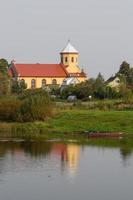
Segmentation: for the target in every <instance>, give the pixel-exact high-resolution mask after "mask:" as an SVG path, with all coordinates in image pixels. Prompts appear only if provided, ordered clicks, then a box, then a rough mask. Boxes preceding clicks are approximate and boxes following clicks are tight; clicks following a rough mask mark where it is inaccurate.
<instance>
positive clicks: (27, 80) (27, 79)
mask: <svg viewBox="0 0 133 200" xmlns="http://www.w3.org/2000/svg"><path fill="white" fill-rule="evenodd" d="M22 79H24V80H25V83H26V85H27V89H29V88H31V80H32V79H34V80H35V81H36V88H41V87H42V80H43V79H45V80H46V85H52V80H53V79H56V81H57V85H59V86H61V84H62V82H63V80H64V79H66V77H62V78H58V77H55V78H54V77H53V78H49V77H44V78H43V77H40V78H38V77H19V79H18V80H22ZM77 79H78V80H79V82H82V81H85V80H86V78H85V77H77Z"/></svg>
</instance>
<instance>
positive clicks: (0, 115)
mask: <svg viewBox="0 0 133 200" xmlns="http://www.w3.org/2000/svg"><path fill="white" fill-rule="evenodd" d="M20 107H21V102H20V100H18V99H17V98H16V97H14V96H10V97H3V98H0V120H5V121H16V120H17V119H18V115H19V114H20Z"/></svg>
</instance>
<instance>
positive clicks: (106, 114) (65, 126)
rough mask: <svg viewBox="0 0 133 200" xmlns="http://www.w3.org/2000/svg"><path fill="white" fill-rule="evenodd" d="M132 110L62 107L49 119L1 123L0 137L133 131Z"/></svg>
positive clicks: (30, 137) (74, 135) (31, 137)
mask: <svg viewBox="0 0 133 200" xmlns="http://www.w3.org/2000/svg"><path fill="white" fill-rule="evenodd" d="M132 124H133V112H132V111H96V110H95V111H94V110H92V111H88V110H81V109H80V110H78V109H75V110H66V111H60V112H59V113H57V114H56V116H54V117H53V118H49V119H48V120H47V121H45V122H41V121H40V122H37V121H36V122H28V123H5V122H4V123H2V122H1V123H0V127H1V129H0V137H1V138H2V137H4V138H5V137H6V138H21V139H49V138H52V139H53V138H60V139H64V138H70V137H73V139H75V138H76V136H78V138H82V137H85V138H86V137H87V136H88V133H89V132H122V133H124V134H125V136H126V135H131V136H132V134H133V126H132Z"/></svg>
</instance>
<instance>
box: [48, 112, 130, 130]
mask: <svg viewBox="0 0 133 200" xmlns="http://www.w3.org/2000/svg"><path fill="white" fill-rule="evenodd" d="M49 124H50V125H51V128H53V130H56V131H61V132H80V131H92V132H95V131H96V132H97V131H99V132H106V131H109V132H113V131H115V132H123V133H133V112H132V111H88V110H67V111H62V112H60V113H59V114H57V116H56V117H55V118H54V119H52V120H51V121H50V122H49Z"/></svg>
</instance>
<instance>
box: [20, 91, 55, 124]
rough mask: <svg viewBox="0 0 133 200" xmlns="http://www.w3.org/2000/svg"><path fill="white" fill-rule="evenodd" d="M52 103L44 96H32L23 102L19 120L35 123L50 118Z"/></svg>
mask: <svg viewBox="0 0 133 200" xmlns="http://www.w3.org/2000/svg"><path fill="white" fill-rule="evenodd" d="M52 111H53V109H52V103H51V101H50V99H49V98H48V96H46V95H33V96H30V97H28V98H26V99H25V100H23V102H22V105H21V110H20V112H21V120H22V121H24V122H25V121H26V122H27V121H35V120H42V121H44V120H45V119H46V118H48V117H50V116H52Z"/></svg>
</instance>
